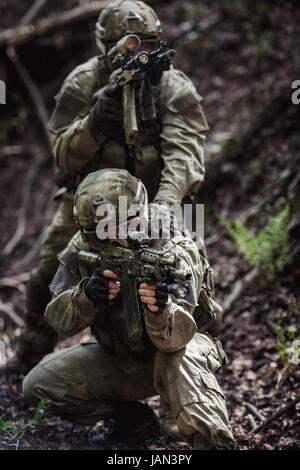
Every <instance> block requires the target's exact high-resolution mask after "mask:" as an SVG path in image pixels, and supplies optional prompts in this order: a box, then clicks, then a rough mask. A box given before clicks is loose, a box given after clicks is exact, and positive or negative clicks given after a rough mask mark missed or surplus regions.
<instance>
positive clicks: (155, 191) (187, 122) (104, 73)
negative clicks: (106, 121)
mask: <svg viewBox="0 0 300 470" xmlns="http://www.w3.org/2000/svg"><path fill="white" fill-rule="evenodd" d="M109 75H110V69H109V67H108V65H107V62H106V58H105V57H104V56H100V57H93V58H92V59H90V60H88V61H87V62H86V63H84V64H82V65H80V66H78V67H76V68H75V70H74V71H73V72H71V74H70V75H69V76H68V77H67V78H66V80H65V81H64V83H63V85H62V88H61V90H60V92H59V93H58V95H57V96H56V107H55V110H54V112H53V114H52V117H51V119H50V122H49V130H50V134H51V137H52V142H53V150H54V157H55V161H56V164H57V166H58V167H59V169H60V170H61V171H62V172H64V173H66V174H69V175H72V176H73V177H74V179H75V180H76V185H77V184H79V182H80V181H81V180H82V178H83V177H84V176H85V175H87V174H88V173H90V172H91V171H95V170H97V169H102V168H125V166H126V162H125V156H126V150H125V144H124V137H123V134H122V133H121V132H120V129H118V128H117V127H112V128H111V129H110V131H109V132H107V131H106V132H105V133H104V131H103V133H102V131H101V130H100V131H99V132H100V137H99V138H98V139H97V142H96V140H95V139H94V137H93V136H92V134H91V132H90V130H89V112H90V110H91V108H92V106H93V103H94V100H93V96H94V94H95V92H97V91H98V90H99V89H101V88H102V87H103V86H105V85H107V83H108V78H109ZM153 96H154V100H155V105H156V110H157V118H155V119H152V120H151V121H141V119H140V117H139V115H138V116H137V117H138V127H139V135H138V138H137V142H136V144H135V147H134V153H135V176H137V177H138V178H140V179H141V180H142V181H143V183H144V184H145V186H146V188H147V191H148V194H149V199H150V201H153V200H155V202H158V201H171V202H173V203H179V204H180V203H181V201H182V199H183V197H184V196H189V195H190V194H193V193H194V192H195V191H196V190H197V188H198V187H199V185H200V183H201V181H202V180H203V177H204V156H203V142H204V139H205V137H204V135H203V131H206V130H207V129H208V125H207V122H206V119H205V116H204V114H203V110H202V106H201V104H200V103H201V100H202V98H201V96H200V95H198V93H197V92H196V89H195V87H194V85H193V84H192V82H191V81H190V80H189V79H188V78H187V77H186V75H185V74H184V73H183V72H181V71H180V70H177V69H173V68H172V69H171V70H170V71H168V72H164V73H163V75H162V78H161V81H160V83H159V84H158V86H156V87H153ZM154 198H155V199H154Z"/></svg>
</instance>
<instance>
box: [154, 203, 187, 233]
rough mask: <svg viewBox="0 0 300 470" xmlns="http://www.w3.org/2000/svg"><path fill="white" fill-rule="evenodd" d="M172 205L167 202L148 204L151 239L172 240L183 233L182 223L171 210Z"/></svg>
mask: <svg viewBox="0 0 300 470" xmlns="http://www.w3.org/2000/svg"><path fill="white" fill-rule="evenodd" d="M172 205H173V204H172V203H171V202H167V201H163V202H151V203H150V204H149V226H150V227H151V237H152V238H154V239H159V238H173V237H174V236H176V235H179V234H182V233H183V227H182V225H183V221H182V220H181V219H180V218H179V219H178V218H177V217H176V212H175V213H174V210H171V208H172Z"/></svg>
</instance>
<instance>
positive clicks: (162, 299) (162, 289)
mask: <svg viewBox="0 0 300 470" xmlns="http://www.w3.org/2000/svg"><path fill="white" fill-rule="evenodd" d="M156 286H157V288H156V290H155V291H154V292H155V299H156V302H155V304H152V305H153V306H154V307H158V310H157V311H156V312H153V311H152V310H150V309H149V308H148V306H147V302H146V299H145V300H143V307H144V308H145V309H146V310H148V312H151V313H152V314H154V315H160V314H162V312H163V310H164V308H165V306H166V305H167V302H168V298H169V296H168V292H167V285H166V284H165V283H163V282H156ZM143 289H145V290H147V287H143ZM144 296H145V295H143V294H142V297H144Z"/></svg>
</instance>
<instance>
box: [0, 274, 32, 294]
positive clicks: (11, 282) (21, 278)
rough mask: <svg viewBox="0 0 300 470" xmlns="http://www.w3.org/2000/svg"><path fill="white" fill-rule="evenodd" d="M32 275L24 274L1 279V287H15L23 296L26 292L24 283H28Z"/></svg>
mask: <svg viewBox="0 0 300 470" xmlns="http://www.w3.org/2000/svg"><path fill="white" fill-rule="evenodd" d="M29 276H30V274H29V273H22V274H18V275H17V276H15V277H2V278H0V287H15V288H16V289H18V291H19V292H21V293H22V294H23V293H24V292H25V286H24V283H25V282H27V281H28V279H29Z"/></svg>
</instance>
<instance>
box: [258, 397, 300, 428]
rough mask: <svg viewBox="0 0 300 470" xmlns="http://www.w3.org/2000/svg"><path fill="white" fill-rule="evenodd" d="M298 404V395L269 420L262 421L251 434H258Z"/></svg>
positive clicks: (299, 399) (299, 400)
mask: <svg viewBox="0 0 300 470" xmlns="http://www.w3.org/2000/svg"><path fill="white" fill-rule="evenodd" d="M298 402H300V395H298V397H296V398H295V399H294V400H293V401H291V402H290V403H288V404H287V405H286V406H284V407H283V408H280V409H279V410H277V411H275V413H273V414H272V415H271V416H270V417H269V418H267V419H266V420H265V421H263V422H262V423H261V424H260V425H259V426H257V427H256V428H255V429H253V430H252V431H251V433H253V434H257V433H259V432H260V431H261V430H262V429H263V428H265V427H266V426H267V425H268V424H270V423H272V421H274V420H275V419H276V418H279V416H281V415H283V414H284V413H286V412H287V411H288V410H289V409H290V408H292V407H293V406H295V405H296V404H297V403H298Z"/></svg>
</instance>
